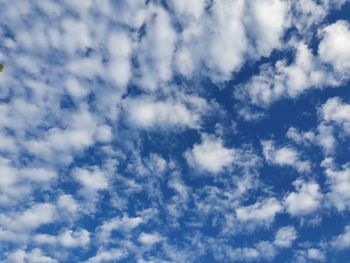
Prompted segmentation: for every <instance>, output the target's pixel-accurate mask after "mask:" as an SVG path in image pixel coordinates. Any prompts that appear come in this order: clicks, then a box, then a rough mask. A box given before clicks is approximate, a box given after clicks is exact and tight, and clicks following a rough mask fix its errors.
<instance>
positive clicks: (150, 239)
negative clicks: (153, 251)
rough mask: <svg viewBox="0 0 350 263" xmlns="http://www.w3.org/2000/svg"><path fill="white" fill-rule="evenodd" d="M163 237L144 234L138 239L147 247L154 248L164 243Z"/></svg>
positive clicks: (156, 234)
mask: <svg viewBox="0 0 350 263" xmlns="http://www.w3.org/2000/svg"><path fill="white" fill-rule="evenodd" d="M162 239H163V237H162V236H161V235H160V234H158V233H144V232H142V233H141V234H140V236H139V238H138V241H139V242H140V243H142V244H143V245H146V246H153V245H155V244H157V243H159V242H160V241H162Z"/></svg>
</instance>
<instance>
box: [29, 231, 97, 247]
mask: <svg viewBox="0 0 350 263" xmlns="http://www.w3.org/2000/svg"><path fill="white" fill-rule="evenodd" d="M34 241H35V242H36V243H38V244H47V245H60V246H63V247H65V248H76V247H83V248H86V246H87V245H88V244H89V242H90V233H89V231H87V230H85V229H79V230H77V231H73V230H66V231H63V232H62V233H60V234H59V235H57V236H54V235H47V234H37V235H35V236H34Z"/></svg>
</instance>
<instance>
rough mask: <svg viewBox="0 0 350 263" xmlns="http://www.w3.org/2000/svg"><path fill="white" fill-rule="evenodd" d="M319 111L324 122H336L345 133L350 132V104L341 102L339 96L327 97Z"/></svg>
mask: <svg viewBox="0 0 350 263" xmlns="http://www.w3.org/2000/svg"><path fill="white" fill-rule="evenodd" d="M320 111H321V115H322V117H323V119H324V120H325V121H326V122H330V123H335V124H338V125H339V126H340V127H342V129H343V130H344V132H345V133H347V134H350V104H346V103H343V102H342V101H341V99H340V98H339V97H334V98H331V99H328V100H327V102H326V103H325V104H323V105H322V107H321V110H320Z"/></svg>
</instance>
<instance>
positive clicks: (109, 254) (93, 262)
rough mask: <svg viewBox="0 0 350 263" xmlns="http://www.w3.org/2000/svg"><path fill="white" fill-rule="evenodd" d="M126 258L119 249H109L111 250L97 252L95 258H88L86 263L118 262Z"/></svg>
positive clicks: (123, 252) (125, 254)
mask: <svg viewBox="0 0 350 263" xmlns="http://www.w3.org/2000/svg"><path fill="white" fill-rule="evenodd" d="M126 256H127V253H125V251H123V250H119V249H111V250H99V251H98V252H97V254H96V256H93V257H91V258H89V259H88V260H87V261H85V262H86V263H103V262H108V261H109V262H111V261H112V262H113V261H116V260H117V261H119V260H121V259H123V258H124V257H126Z"/></svg>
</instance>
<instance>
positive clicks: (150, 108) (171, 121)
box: [124, 98, 206, 129]
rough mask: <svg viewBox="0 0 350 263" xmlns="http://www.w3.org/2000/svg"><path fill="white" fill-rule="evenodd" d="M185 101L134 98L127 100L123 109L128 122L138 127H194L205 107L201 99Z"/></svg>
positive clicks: (197, 124)
mask: <svg viewBox="0 0 350 263" xmlns="http://www.w3.org/2000/svg"><path fill="white" fill-rule="evenodd" d="M185 102H186V101H184V102H182V101H179V102H176V101H154V100H151V99H147V98H144V99H134V100H129V101H127V102H126V104H125V106H124V109H125V110H126V112H127V114H128V116H127V117H128V120H129V121H130V123H132V124H134V125H135V126H137V127H140V128H145V129H150V128H156V127H164V128H170V127H188V128H196V127H198V126H199V124H200V120H201V114H202V112H203V111H204V110H205V108H206V105H205V102H204V101H201V99H199V100H198V103H196V102H195V103H191V102H189V103H185Z"/></svg>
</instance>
